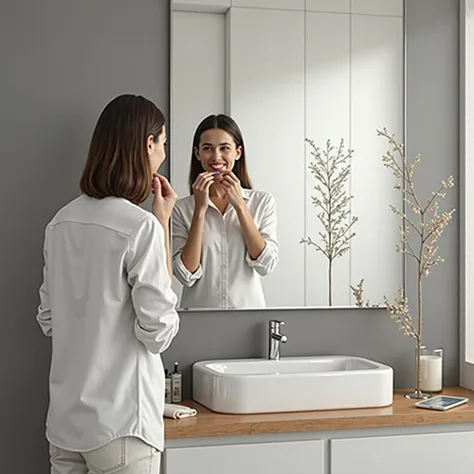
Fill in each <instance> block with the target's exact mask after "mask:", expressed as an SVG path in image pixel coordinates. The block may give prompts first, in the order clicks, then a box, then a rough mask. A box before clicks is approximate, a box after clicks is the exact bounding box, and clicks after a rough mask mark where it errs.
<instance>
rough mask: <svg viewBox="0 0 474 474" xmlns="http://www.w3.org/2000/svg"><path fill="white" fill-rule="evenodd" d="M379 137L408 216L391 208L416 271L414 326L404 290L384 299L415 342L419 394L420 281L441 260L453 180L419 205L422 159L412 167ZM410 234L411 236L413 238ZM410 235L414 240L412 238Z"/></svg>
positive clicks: (402, 249)
mask: <svg viewBox="0 0 474 474" xmlns="http://www.w3.org/2000/svg"><path fill="white" fill-rule="evenodd" d="M377 134H378V136H381V137H384V138H385V139H387V140H388V143H389V145H390V147H391V149H390V150H389V151H387V152H386V153H385V154H384V155H383V157H382V160H383V164H384V166H385V167H387V168H388V169H390V170H392V172H393V174H394V175H395V177H396V178H397V184H396V185H395V186H394V187H395V189H397V190H398V191H400V193H401V195H402V198H403V202H404V203H405V206H406V207H407V208H408V210H409V211H410V215H408V213H407V212H405V211H404V210H401V209H399V208H397V207H395V206H390V208H391V210H392V212H393V213H394V214H395V215H397V216H399V217H400V218H401V219H402V225H400V243H401V245H397V246H396V251H397V252H399V253H402V254H405V255H407V256H408V257H410V258H412V259H413V260H414V261H415V262H416V268H417V275H416V276H417V325H416V327H415V325H414V324H413V321H412V318H411V316H410V311H409V308H408V302H407V299H406V297H405V296H404V293H403V290H402V289H400V290H399V298H398V299H395V300H394V301H393V302H390V301H388V300H387V298H385V304H386V305H387V310H388V311H389V312H390V313H391V315H392V318H394V319H395V320H396V321H397V323H398V325H399V327H400V329H401V330H403V332H404V333H405V334H406V335H408V336H410V337H413V338H415V339H416V344H417V382H416V391H417V392H419V391H420V357H421V345H422V338H423V278H425V277H427V276H428V275H429V274H430V271H431V269H432V267H434V266H435V265H439V264H440V263H442V262H443V259H442V258H441V257H440V256H439V255H438V239H439V238H440V237H441V235H442V234H443V231H444V230H445V228H446V227H447V226H448V224H449V222H450V221H451V219H452V217H453V214H454V212H455V209H451V210H450V211H445V212H442V213H440V211H439V209H440V204H439V201H440V200H441V199H444V198H445V197H446V191H447V190H448V189H451V188H453V187H454V179H453V177H452V176H450V177H449V178H448V179H447V180H446V181H444V180H443V181H441V183H440V184H439V186H438V188H437V189H436V191H433V192H432V193H431V197H430V198H429V199H427V200H426V202H424V203H422V201H421V199H420V198H419V196H418V194H417V192H416V189H415V183H414V175H415V170H416V167H417V165H418V164H419V163H420V162H421V156H420V155H417V156H416V157H415V158H414V159H413V161H412V162H411V163H409V162H408V160H407V158H406V156H405V153H404V147H403V145H402V144H400V143H399V142H398V141H397V139H396V137H395V136H394V135H389V133H388V132H387V129H386V128H384V129H383V130H377ZM412 232H413V234H412ZM411 235H413V237H411Z"/></svg>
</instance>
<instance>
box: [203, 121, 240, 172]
mask: <svg viewBox="0 0 474 474" xmlns="http://www.w3.org/2000/svg"><path fill="white" fill-rule="evenodd" d="M194 153H195V155H196V158H197V159H198V161H199V162H200V163H201V166H202V168H203V170H204V171H209V172H211V173H213V172H216V173H223V172H226V171H232V170H233V169H234V165H235V162H236V161H238V160H239V159H240V156H241V154H242V147H241V146H237V143H236V142H235V139H234V138H233V137H232V136H231V135H230V134H229V133H227V132H226V131H225V130H222V129H220V128H213V129H209V130H206V131H205V132H204V133H202V135H201V137H200V142H199V146H198V147H196V148H195V149H194Z"/></svg>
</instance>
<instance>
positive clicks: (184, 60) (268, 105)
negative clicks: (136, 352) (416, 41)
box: [169, 0, 405, 309]
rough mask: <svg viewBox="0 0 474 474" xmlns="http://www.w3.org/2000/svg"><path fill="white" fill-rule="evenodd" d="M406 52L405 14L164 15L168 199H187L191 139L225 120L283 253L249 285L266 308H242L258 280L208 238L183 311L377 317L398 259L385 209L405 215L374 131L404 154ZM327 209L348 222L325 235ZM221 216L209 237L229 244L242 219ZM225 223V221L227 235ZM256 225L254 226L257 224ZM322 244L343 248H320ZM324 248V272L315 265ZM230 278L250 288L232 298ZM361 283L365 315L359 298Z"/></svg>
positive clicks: (221, 9) (379, 4) (340, 4)
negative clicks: (370, 309)
mask: <svg viewBox="0 0 474 474" xmlns="http://www.w3.org/2000/svg"><path fill="white" fill-rule="evenodd" d="M404 41H405V34H404V4H403V0H172V1H171V78H170V79H171V80H170V84H171V123H170V133H169V136H170V163H171V164H170V166H171V181H172V185H173V186H174V188H175V189H176V191H177V192H178V195H179V197H180V198H184V197H186V196H189V195H190V190H189V185H188V179H189V171H190V163H191V154H192V152H193V136H194V134H195V131H196V128H197V126H198V125H199V123H200V122H201V121H202V120H203V119H204V118H205V117H207V116H208V115H211V114H226V115H229V116H231V117H232V118H233V119H234V120H235V122H236V123H237V124H238V126H239V128H240V130H241V132H242V134H243V138H244V142H245V153H246V162H247V167H248V174H249V176H250V179H251V182H252V188H253V189H254V190H257V191H261V192H263V193H264V194H265V193H269V195H271V196H272V197H273V200H274V201H273V202H274V205H275V207H274V212H275V213H276V217H277V225H276V234H277V241H278V263H277V265H276V266H275V268H272V270H271V271H270V272H266V274H264V275H260V274H259V275H257V277H258V279H255V281H259V282H261V287H262V291H263V294H264V302H262V301H261V300H259V301H260V302H256V300H255V299H252V298H250V300H249V302H247V300H246V295H247V293H248V294H250V293H252V290H250V289H249V287H248V280H249V279H252V278H253V277H252V276H249V275H250V274H249V273H244V274H241V269H240V268H234V267H233V265H235V264H236V261H237V266H238V265H244V263H245V262H244V261H245V260H246V259H248V256H247V254H246V253H245V252H243V251H242V252H240V253H237V254H235V255H233V257H229V253H232V249H229V248H227V247H226V245H232V243H231V241H230V240H229V242H228V244H225V243H224V242H223V241H221V239H224V238H227V237H228V235H225V236H224V233H223V234H219V233H218V232H216V229H213V232H214V233H213V234H212V235H211V234H208V236H207V237H206V236H205V237H204V238H203V242H204V243H203V245H205V246H207V251H208V252H212V251H214V252H216V253H217V254H218V255H217V256H214V257H215V258H214V261H213V263H209V261H208V260H207V259H206V261H202V262H201V265H200V268H199V270H197V269H196V268H193V269H192V270H193V272H191V275H190V278H191V280H192V282H191V283H189V282H188V283H186V284H185V286H186V288H184V289H183V283H182V282H180V281H178V280H176V281H175V282H174V284H175V289H176V291H177V293H178V294H179V295H180V298H182V299H181V303H180V307H182V308H183V309H193V308H220V309H245V308H256V307H267V308H279V307H291V308H297V307H321V306H324V307H327V306H357V305H358V306H360V305H361V304H362V305H364V306H377V305H380V304H383V298H384V295H386V296H387V297H393V296H394V295H395V294H396V292H397V290H398V288H399V287H400V286H401V285H402V282H403V259H402V257H401V256H400V254H397V252H396V251H395V248H396V245H397V243H398V241H399V225H400V221H399V218H397V217H396V216H394V215H393V214H392V213H391V211H390V204H391V205H395V206H397V207H401V206H402V203H401V197H400V193H399V192H397V191H396V190H395V189H394V184H395V181H394V177H393V175H392V173H391V172H390V170H387V169H386V168H385V167H384V166H383V162H382V155H383V153H384V152H385V151H386V150H387V141H386V140H384V139H383V138H381V137H379V136H378V135H377V130H378V129H381V128H384V127H386V128H387V130H388V131H389V132H390V133H393V134H395V135H396V136H397V138H399V139H400V140H401V141H402V142H403V141H404V96H405V94H404V90H405V88H404V81H405V74H404ZM310 141H311V142H310ZM328 141H329V144H330V145H331V147H333V148H332V150H331V151H330V153H329V156H326V154H325V153H326V151H327V144H328ZM341 141H342V148H341V153H340V154H339V157H340V158H341V159H340V160H339V164H338V165H337V167H336V168H333V169H332V174H330V175H327V173H326V172H327V170H326V171H324V172H322V175H321V169H323V170H324V166H325V163H326V165H327V163H329V165H330V166H329V170H331V166H333V167H334V166H335V165H334V164H335V163H336V161H337V156H338V153H339V148H340V146H341ZM211 145H212V146H214V145H213V144H211ZM216 146H217V145H216ZM349 150H352V154H350V153H349ZM216 153H218V151H217V150H216ZM217 161H218V160H217ZM315 163H318V169H319V170H320V172H319V173H320V174H319V175H317V174H315V173H314V172H312V166H313V165H315ZM321 166H322V168H321ZM346 166H347V169H346V172H345V171H344V170H345V168H344V167H346ZM313 171H314V170H313ZM325 173H326V174H325ZM328 176H329V177H328ZM338 180H341V183H342V184H341V186H339V188H338V186H337V184H338ZM330 186H332V188H331V190H330V191H329V190H328V189H327V188H328V187H330ZM337 188H338V189H337ZM325 195H326V196H330V197H329V199H334V200H336V202H339V203H341V205H342V208H343V209H344V212H342V211H341V209H339V211H340V212H339V214H337V210H335V211H333V212H334V213H335V214H333V216H334V215H336V219H335V220H334V219H333V222H332V223H331V224H330V225H329V226H330V227H331V226H332V227H331V229H329V230H328V228H327V227H328V225H324V223H325V222H326V224H327V220H326V217H327V216H326V217H325V215H324V213H325V212H327V204H328V203H327V201H325V198H324V196H325ZM315 198H316V199H315ZM187 199H188V204H189V203H190V202H191V201H192V200H193V197H192V196H191V197H190V198H187ZM337 199H339V201H337ZM257 208H258V206H257ZM257 208H256V209H257ZM258 209H260V208H258ZM258 209H257V210H256V211H255V212H257V213H258V212H259V211H258ZM324 209H326V210H324ZM188 210H189V209H188ZM254 210H255V209H254ZM180 212H181V211H180ZM183 212H184V211H183ZM207 212H213V213H218V212H220V211H219V210H218V209H217V208H208V211H207ZM227 212H228V210H226V211H225V213H227ZM262 212H264V211H262ZM225 213H223V214H222V215H220V216H217V215H216V216H215V217H216V221H215V222H214V225H215V226H218V225H219V224H218V222H219V221H218V217H220V218H222V222H223V223H222V226H223V229H224V230H225V229H227V230H228V231H229V232H234V231H235V230H236V229H237V230H238V225H239V222H240V221H239V219H238V218H236V217H235V215H234V216H232V215H225ZM318 216H319V217H318ZM181 217H182V218H183V221H182V222H179V223H178V224H177V225H178V226H179V227H180V229H179V232H181V233H182V232H183V231H184V232H189V230H190V227H189V225H190V217H189V216H187V220H186V216H184V217H183V216H182V215H181ZM226 219H228V220H229V222H230V221H232V219H233V221H232V222H233V223H232V224H230V223H229V224H228V225H229V226H230V227H229V228H226V227H225V226H226V225H227V224H226ZM259 219H260V220H259ZM259 219H257V220H259V222H258V225H260V224H261V223H262V221H265V216H263V217H262V216H260V217H259ZM338 219H339V222H337V221H338ZM216 222H217V223H216ZM208 224H209V223H207V224H204V228H203V229H204V230H203V231H202V232H203V233H206V232H208V231H209V225H208ZM232 226H234V227H232ZM176 229H177V228H176V226H175V222H173V230H172V232H175V230H176ZM229 229H230V230H229ZM330 233H331V235H330V237H329V239H330V240H332V242H334V241H335V240H337V239H339V240H337V242H339V244H338V245H339V247H337V246H336V248H334V245H332V247H331V245H329V244H330V243H329V242H328V236H329V234H330ZM344 235H345V237H344ZM350 235H353V236H352V237H351V238H348V237H349V236H350ZM344 238H346V240H344ZM206 239H207V240H206ZM236 245H237V244H236ZM241 245H245V240H244V239H243V238H241ZM330 247H331V248H332V250H331V252H333V253H332V254H331V253H330V255H332V256H333V258H328V254H327V252H326V253H325V252H324V251H325V250H327V249H328V248H330ZM226 252H227V253H226ZM338 252H339V253H340V255H339V254H338ZM236 255H237V256H236ZM175 258H176V241H175ZM257 259H258V258H257ZM216 262H220V263H221V265H220V266H219V265H217V264H216ZM181 263H182V262H181ZM251 264H252V262H251ZM222 266H224V267H226V266H227V268H226V270H225V272H223V270H222ZM253 271H255V269H253ZM213 272H214V273H215V274H213ZM198 273H199V275H197V274H198ZM262 273H265V272H262ZM175 274H176V272H175ZM202 274H205V275H207V277H208V278H207V283H206V282H205V281H204V279H203V278H202ZM245 275H247V276H245ZM247 277H248V278H247ZM193 278H194V280H193ZM234 278H240V279H244V280H245V282H244V284H242V285H240V286H239V284H237V283H236V284H234V285H233V283H232V280H233V279H234ZM361 280H363V297H362V301H361V300H360V298H359V300H357V297H356V295H355V291H354V289H357V285H358V284H359V283H360V282H361ZM205 285H207V288H204V286H205ZM232 285H233V288H232ZM246 285H247V286H246ZM224 287H226V288H227V289H225V288H224ZM226 291H229V292H231V291H235V292H238V293H239V295H238V296H236V295H232V294H224V293H225V292H226ZM199 295H200V296H199Z"/></svg>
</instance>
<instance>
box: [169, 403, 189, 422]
mask: <svg viewBox="0 0 474 474" xmlns="http://www.w3.org/2000/svg"><path fill="white" fill-rule="evenodd" d="M196 415H197V410H195V409H194V408H190V407H185V406H184V405H175V404H173V403H165V412H164V416H165V417H166V418H174V419H175V420H179V419H181V418H189V417H191V416H196Z"/></svg>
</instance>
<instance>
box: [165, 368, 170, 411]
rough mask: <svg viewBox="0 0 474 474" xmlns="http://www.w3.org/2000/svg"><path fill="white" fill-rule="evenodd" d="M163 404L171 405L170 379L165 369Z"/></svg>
mask: <svg viewBox="0 0 474 474" xmlns="http://www.w3.org/2000/svg"><path fill="white" fill-rule="evenodd" d="M165 403H171V377H170V374H169V372H168V369H165Z"/></svg>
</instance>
